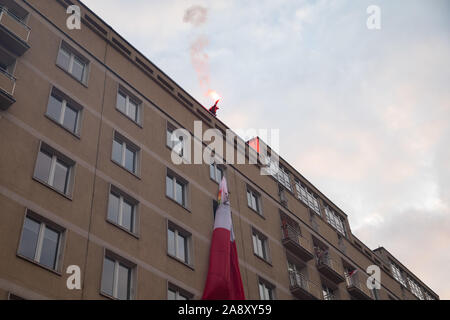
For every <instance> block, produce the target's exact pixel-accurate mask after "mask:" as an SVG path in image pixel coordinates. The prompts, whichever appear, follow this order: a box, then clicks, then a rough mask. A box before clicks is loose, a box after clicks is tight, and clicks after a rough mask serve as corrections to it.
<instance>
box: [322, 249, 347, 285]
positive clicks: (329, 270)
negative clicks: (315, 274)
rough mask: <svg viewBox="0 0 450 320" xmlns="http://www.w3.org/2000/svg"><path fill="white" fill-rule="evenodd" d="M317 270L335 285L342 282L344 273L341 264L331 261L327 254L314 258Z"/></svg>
mask: <svg viewBox="0 0 450 320" xmlns="http://www.w3.org/2000/svg"><path fill="white" fill-rule="evenodd" d="M316 263H317V268H318V269H319V271H320V272H322V273H323V274H324V275H325V276H326V277H327V278H329V279H330V280H332V281H334V282H335V283H340V282H342V281H344V272H343V269H342V266H341V264H340V263H339V262H338V261H336V260H334V259H332V258H331V257H330V256H329V254H325V253H324V254H322V255H321V256H320V257H317V256H316Z"/></svg>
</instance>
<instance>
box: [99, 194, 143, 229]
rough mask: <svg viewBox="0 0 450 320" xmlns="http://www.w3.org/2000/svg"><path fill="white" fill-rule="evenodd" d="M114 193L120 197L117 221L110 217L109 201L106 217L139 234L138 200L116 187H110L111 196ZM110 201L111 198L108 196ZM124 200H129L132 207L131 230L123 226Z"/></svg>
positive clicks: (115, 223)
mask: <svg viewBox="0 0 450 320" xmlns="http://www.w3.org/2000/svg"><path fill="white" fill-rule="evenodd" d="M111 195H113V196H115V197H116V198H119V212H118V217H117V222H115V221H112V220H111V219H110V218H109V203H108V212H107V215H106V219H107V220H108V221H109V222H111V223H113V224H114V225H118V226H119V227H121V228H123V229H125V230H127V231H128V232H131V233H133V234H137V206H138V202H137V201H136V200H134V199H132V198H130V197H129V196H127V195H124V193H123V192H122V191H120V190H118V189H117V188H115V187H112V186H111V188H110V190H109V197H110V196H111ZM108 201H109V198H108ZM124 202H128V203H129V204H130V205H131V207H132V217H131V220H132V221H131V230H129V229H128V228H126V227H125V226H123V224H122V223H123V204H124Z"/></svg>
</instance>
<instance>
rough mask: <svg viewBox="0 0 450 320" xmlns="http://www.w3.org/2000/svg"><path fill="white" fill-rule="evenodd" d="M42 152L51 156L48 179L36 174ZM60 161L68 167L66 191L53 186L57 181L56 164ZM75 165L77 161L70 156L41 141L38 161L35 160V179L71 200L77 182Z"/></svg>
mask: <svg viewBox="0 0 450 320" xmlns="http://www.w3.org/2000/svg"><path fill="white" fill-rule="evenodd" d="M42 150H43V151H42ZM40 153H43V154H46V155H47V156H48V157H50V158H51V162H50V171H49V173H48V179H47V181H45V180H43V179H41V178H40V177H38V176H37V175H36V171H37V168H38V161H39V155H40ZM58 161H59V162H61V163H62V164H63V165H64V166H66V167H67V173H66V181H65V187H64V191H61V190H59V189H57V188H56V187H55V186H53V184H54V182H55V181H54V178H55V170H56V164H57V162H58ZM75 165H76V163H75V161H73V160H71V159H70V158H68V157H67V156H65V155H63V154H62V153H61V152H59V151H57V150H56V149H55V148H53V147H51V146H50V145H48V144H47V143H45V142H43V141H40V143H39V149H38V152H37V156H36V161H35V165H34V171H33V180H35V181H37V182H39V183H41V184H43V185H44V186H46V187H48V188H50V189H52V190H53V191H55V192H58V193H59V194H61V195H63V196H64V197H66V198H68V199H70V200H71V199H72V198H71V197H72V193H73V188H74V183H75Z"/></svg>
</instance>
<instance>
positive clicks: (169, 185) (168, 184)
mask: <svg viewBox="0 0 450 320" xmlns="http://www.w3.org/2000/svg"><path fill="white" fill-rule="evenodd" d="M166 195H167V196H168V197H170V198H172V199H173V198H174V195H173V179H172V178H171V177H168V176H167V177H166Z"/></svg>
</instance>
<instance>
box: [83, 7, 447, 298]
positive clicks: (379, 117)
mask: <svg viewBox="0 0 450 320" xmlns="http://www.w3.org/2000/svg"><path fill="white" fill-rule="evenodd" d="M83 2H84V3H85V4H87V5H88V6H89V7H90V8H91V9H92V10H93V11H94V12H96V13H97V14H98V15H99V16H101V17H102V18H103V19H104V20H105V21H106V22H107V23H109V24H110V25H111V26H112V27H113V28H114V29H115V30H116V31H118V32H119V33H120V34H121V35H122V36H124V37H125V38H126V39H127V40H128V41H129V42H130V43H131V44H133V45H134V46H135V47H136V48H137V49H139V50H140V51H141V52H142V53H144V54H145V55H146V56H147V57H148V58H149V59H150V60H151V61H153V62H154V63H155V64H156V65H157V66H158V67H160V68H161V69H162V70H163V71H164V72H166V73H167V74H168V75H169V76H170V77H171V78H172V79H174V80H175V81H176V82H177V83H178V84H179V85H181V86H182V87H183V88H184V89H185V90H186V91H187V92H189V93H190V94H191V95H192V96H193V97H195V98H196V99H197V100H198V101H200V102H201V103H204V104H205V106H209V105H210V104H211V103H212V101H211V99H210V98H208V97H207V96H206V95H205V92H206V90H207V89H208V88H209V87H210V88H209V89H213V90H216V91H217V92H218V93H219V94H220V95H221V96H222V97H223V100H222V102H221V105H222V108H221V109H220V110H219V118H220V119H221V120H222V121H224V122H225V123H226V124H227V125H228V126H229V127H231V128H232V129H239V128H279V129H280V130H281V131H280V136H281V142H280V154H281V156H282V157H283V158H285V159H286V160H287V161H289V162H290V163H291V164H293V166H294V167H296V168H297V169H298V170H299V171H300V172H301V173H302V174H303V175H304V176H305V177H306V178H308V179H309V180H310V181H311V182H312V183H313V184H314V185H315V186H316V187H318V188H319V189H320V190H321V191H322V192H323V193H324V194H326V195H327V196H328V197H329V198H330V199H332V200H333V201H334V202H335V203H336V204H337V205H338V206H339V207H340V208H341V209H343V210H344V211H345V212H346V213H347V214H348V216H349V220H350V224H351V226H352V231H353V232H354V233H355V234H356V235H357V236H358V237H359V238H360V239H361V240H362V241H364V242H365V243H366V244H367V245H368V246H369V247H370V248H373V249H374V248H376V247H378V246H380V245H381V246H384V247H385V248H387V249H388V250H389V251H390V252H391V253H393V254H394V255H395V256H396V257H397V258H398V259H399V260H400V261H402V262H403V263H404V264H405V265H406V266H407V267H409V268H410V269H411V270H412V271H413V272H414V273H415V274H416V275H418V276H419V277H420V278H421V279H422V280H424V281H425V283H427V284H428V285H429V286H430V287H431V288H432V289H433V290H435V291H436V292H437V293H438V294H439V295H440V296H441V298H446V299H450V280H449V277H448V275H447V271H448V270H449V267H450V145H449V144H450V125H449V120H450V90H449V88H450V2H449V1H446V0H442V1H439V0H422V1H417V0H376V1H375V0H369V1H366V0H358V1H354V0H352V1H351V0H339V1H333V0H317V1H306V0H298V1H293V0H278V1H272V0H255V1H238V0H235V1H229V0H214V1H201V0H192V1H190V0H189V1H188V0H174V1H157V0H154V1H150V0H84V1H83ZM195 5H197V6H202V7H204V8H206V9H207V10H206V15H205V16H202V17H200V18H204V19H198V18H199V16H194V17H193V20H189V19H187V20H188V21H186V19H183V17H185V14H186V10H187V9H189V8H191V7H192V6H195ZM370 5H378V6H379V8H380V9H381V29H380V30H369V29H368V28H367V26H366V21H367V19H368V17H369V14H367V12H366V9H367V7H368V6H370ZM203 13H205V12H204V11H203ZM196 19H197V20H196ZM189 22H190V23H189ZM193 49H194V50H197V51H193ZM193 54H194V55H193ZM207 87H208V88H207Z"/></svg>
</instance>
